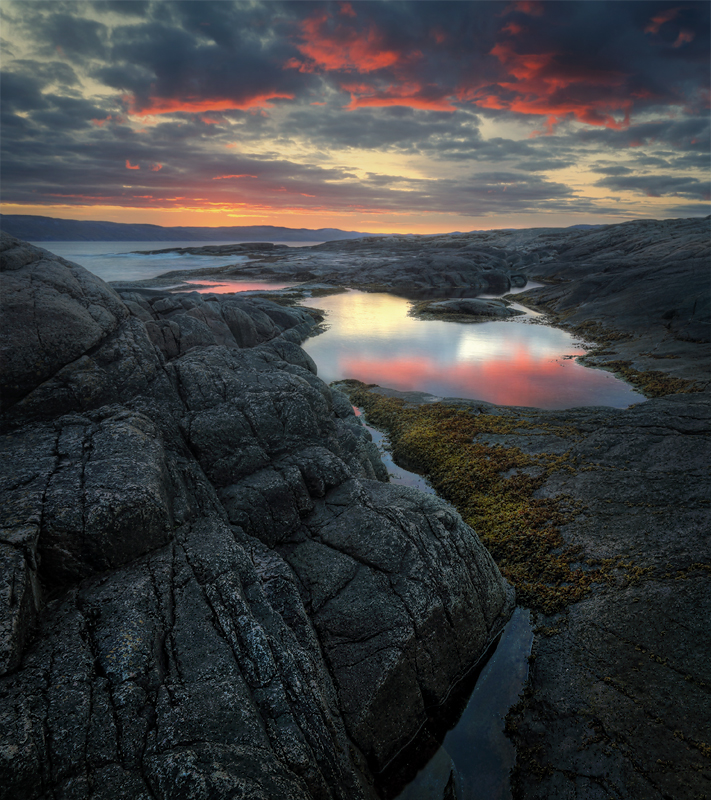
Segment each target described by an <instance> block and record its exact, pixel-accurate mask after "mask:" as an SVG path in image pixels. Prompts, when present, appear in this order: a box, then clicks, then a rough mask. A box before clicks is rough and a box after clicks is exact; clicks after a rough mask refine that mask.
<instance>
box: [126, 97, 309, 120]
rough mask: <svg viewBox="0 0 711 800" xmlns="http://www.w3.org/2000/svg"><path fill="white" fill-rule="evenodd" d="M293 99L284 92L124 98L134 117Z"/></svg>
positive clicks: (210, 109) (243, 106) (221, 109)
mask: <svg viewBox="0 0 711 800" xmlns="http://www.w3.org/2000/svg"><path fill="white" fill-rule="evenodd" d="M278 98H279V99H284V100H293V99H294V95H293V94H287V93H285V92H278V91H275V92H265V93H263V94H258V95H253V96H252V97H247V98H245V99H243V100H234V99H231V98H198V97H185V98H173V97H152V98H150V100H149V101H148V103H147V104H143V103H141V104H139V102H138V101H137V100H136V98H133V97H128V98H126V99H127V101H128V104H129V108H130V113H131V114H132V115H133V116H135V117H148V116H151V115H153V114H175V113H179V112H184V113H188V114H197V113H201V112H204V111H231V110H235V109H239V110H241V111H246V110H247V109H249V108H255V107H258V106H262V107H264V106H266V107H267V108H269V101H270V100H276V99H278ZM203 121H205V120H204V119H203Z"/></svg>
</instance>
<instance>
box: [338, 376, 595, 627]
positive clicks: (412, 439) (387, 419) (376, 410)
mask: <svg viewBox="0 0 711 800" xmlns="http://www.w3.org/2000/svg"><path fill="white" fill-rule="evenodd" d="M339 388H342V389H343V390H344V391H347V392H348V394H349V395H350V399H351V402H352V403H353V404H354V405H357V406H360V407H362V408H363V409H364V410H365V413H366V416H367V419H368V422H369V423H370V424H372V425H375V426H376V427H378V428H381V429H383V430H385V431H387V433H388V435H389V437H390V442H391V446H392V450H393V457H394V459H395V461H396V462H397V463H399V464H400V465H402V466H403V467H405V468H407V469H412V470H414V471H417V472H419V473H421V474H423V475H426V476H427V478H428V479H429V481H430V483H431V484H432V486H433V488H434V489H435V491H436V492H437V493H438V494H439V495H440V496H441V497H444V498H445V499H447V500H449V502H451V503H452V504H453V505H454V506H455V507H456V509H457V510H458V511H459V513H460V514H461V515H462V517H463V519H464V520H465V522H467V523H468V524H469V525H471V527H472V528H474V530H475V531H476V532H477V534H478V535H479V538H480V539H481V541H482V543H483V544H484V545H485V546H486V548H487V549H488V550H489V552H490V553H491V554H492V556H493V557H494V560H495V561H496V563H497V564H498V566H499V569H500V570H501V572H502V574H503V575H504V576H505V577H506V578H507V579H508V580H509V581H510V582H511V583H512V584H513V585H514V586H515V587H516V591H517V593H518V602H519V603H520V604H521V605H523V606H527V607H529V608H533V609H538V610H541V611H544V612H545V613H547V614H551V613H554V612H555V611H558V610H560V609H562V608H563V607H565V606H566V605H568V604H569V603H572V602H576V601H577V600H580V599H581V598H582V597H583V596H584V595H585V594H586V593H587V592H588V591H589V589H590V586H591V585H592V583H593V581H595V580H596V579H597V580H599V579H600V576H599V573H598V571H597V570H594V569H590V568H589V567H588V566H587V565H585V566H583V565H581V564H580V558H581V556H580V553H579V550H578V549H576V548H573V547H569V546H567V545H566V543H565V541H564V540H563V537H562V536H561V534H560V526H561V525H563V524H565V523H566V522H568V521H570V520H571V519H572V518H573V517H574V516H575V514H576V513H577V511H578V509H577V508H576V507H575V506H574V504H573V503H571V502H570V501H568V500H566V498H564V497H558V498H541V497H535V496H534V494H535V492H536V490H537V489H538V488H540V487H541V486H542V485H543V483H544V482H545V480H546V478H547V477H548V476H549V475H550V474H551V472H553V471H555V470H559V469H565V468H572V467H571V465H570V464H568V463H567V458H566V456H564V455H563V456H554V455H550V454H541V455H535V456H533V455H529V454H527V453H524V452H523V451H522V450H521V449H519V448H517V447H503V446H501V445H491V444H486V443H484V442H483V441H477V438H478V437H480V436H481V435H482V434H502V433H511V432H513V431H514V430H516V429H520V428H529V429H530V428H532V427H533V425H532V423H530V422H528V421H527V420H526V419H525V418H524V419H521V418H518V417H516V418H514V417H512V416H507V415H503V414H487V413H477V410H476V409H472V408H466V407H465V408H461V407H456V406H451V405H445V404H442V403H433V404H428V405H424V406H417V407H413V406H410V405H408V404H406V403H405V402H404V401H403V400H401V399H396V398H390V397H384V396H383V395H380V394H377V393H376V392H373V391H370V389H371V388H372V387H369V386H367V385H365V384H362V383H360V382H358V381H346V382H342V383H339ZM536 427H540V426H539V425H537V426H536ZM565 433H566V434H568V435H570V434H571V433H572V431H569V430H566V432H565Z"/></svg>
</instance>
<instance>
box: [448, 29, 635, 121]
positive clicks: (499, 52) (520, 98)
mask: <svg viewBox="0 0 711 800" xmlns="http://www.w3.org/2000/svg"><path fill="white" fill-rule="evenodd" d="M491 55H493V56H496V58H498V60H499V61H500V62H501V64H502V65H503V66H504V67H505V68H506V71H507V72H508V74H509V75H512V76H513V77H514V78H516V80H515V81H499V82H498V86H499V87H500V88H501V89H503V90H504V91H505V93H504V94H496V93H494V92H492V91H491V87H489V88H488V89H487V90H473V89H472V88H471V87H466V88H462V89H460V90H458V92H457V96H458V97H459V99H461V100H470V101H471V102H473V103H475V104H476V105H478V106H481V107H482V108H492V109H498V110H509V111H515V112H518V113H520V114H537V115H544V116H546V117H547V118H548V119H547V121H546V129H545V131H536V132H535V133H534V135H538V134H539V133H547V134H550V133H552V132H553V129H554V127H555V125H557V124H558V123H560V122H561V121H562V120H563V119H565V118H566V117H570V116H572V117H573V118H575V119H577V120H578V121H579V122H585V123H586V124H588V125H600V126H604V127H606V128H613V129H621V128H625V127H627V126H628V125H629V114H630V110H631V108H632V101H631V100H630V99H629V97H628V96H626V95H625V96H624V97H615V96H614V93H613V92H612V91H611V90H612V89H614V88H616V87H620V86H622V85H623V83H624V77H625V76H624V75H622V74H620V73H616V72H612V71H606V70H594V69H590V68H586V67H580V66H576V67H572V66H566V67H563V66H561V65H560V64H559V63H557V54H556V53H552V52H550V53H518V52H516V51H515V50H514V48H513V45H512V44H510V43H508V42H505V43H499V44H497V45H496V46H495V47H494V48H493V49H492V50H491ZM591 88H595V89H599V88H602V89H603V90H604V91H603V92H602V93H599V94H600V97H598V98H590V94H591V91H590V89H591ZM576 90H577V91H576ZM576 95H585V97H586V99H585V100H582V99H578V97H577V96H576ZM620 110H622V111H624V112H625V116H624V119H623V121H621V122H620V121H618V120H616V119H615V118H614V117H613V116H612V113H611V112H612V111H620Z"/></svg>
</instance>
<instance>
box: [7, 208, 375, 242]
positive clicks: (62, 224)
mask: <svg viewBox="0 0 711 800" xmlns="http://www.w3.org/2000/svg"><path fill="white" fill-rule="evenodd" d="M0 229H2V230H3V231H5V233H9V234H10V235H11V236H16V237H17V238H18V239H24V240H25V241H29V242H186V241H194V242H224V241H233V242H250V241H252V242H253V241H255V240H256V241H280V242H333V241H337V240H339V239H359V238H361V237H363V236H373V235H376V234H372V233H364V232H361V231H342V230H339V229H338V228H318V229H315V230H311V229H309V228H282V227H278V226H275V225H232V226H222V227H216V228H208V227H185V226H176V227H172V228H168V227H163V226H162V225H147V224H135V225H134V224H129V223H125V222H102V221H98V220H77V219H57V218H56V217H41V216H37V215H34V214H0Z"/></svg>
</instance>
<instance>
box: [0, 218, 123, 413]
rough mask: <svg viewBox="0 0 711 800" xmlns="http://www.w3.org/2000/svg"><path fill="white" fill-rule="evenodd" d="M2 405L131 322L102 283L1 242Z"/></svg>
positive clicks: (37, 252)
mask: <svg viewBox="0 0 711 800" xmlns="http://www.w3.org/2000/svg"><path fill="white" fill-rule="evenodd" d="M0 275H1V276H2V291H1V292H0V310H1V312H2V318H3V324H2V329H1V331H0V336H1V338H0V359H1V362H2V378H0V389H1V390H2V398H3V405H4V406H7V405H9V404H12V403H13V402H15V401H16V400H17V399H19V398H20V397H22V396H23V395H24V394H26V393H27V392H28V391H29V390H30V389H32V388H34V387H35V386H38V385H39V384H40V383H42V382H43V381H44V380H46V379H47V378H48V377H50V376H51V375H54V373H56V372H57V371H58V370H59V369H60V368H61V367H63V366H64V365H65V364H68V363H69V362H70V361H74V360H75V359H76V358H78V357H79V356H80V355H82V354H83V353H85V352H86V351H87V350H89V349H90V348H92V347H94V346H96V345H97V344H98V343H100V342H101V341H102V340H103V339H105V338H106V336H108V335H109V334H110V333H112V332H113V331H115V330H116V328H117V327H118V326H119V324H120V323H121V322H122V321H123V320H125V319H126V318H127V317H128V310H127V309H126V307H125V305H124V304H123V303H122V302H121V298H120V297H119V296H118V295H117V294H116V292H114V290H113V289H111V288H110V287H108V286H107V285H106V284H105V283H104V281H102V280H101V279H100V278H97V277H96V276H95V275H92V274H91V273H90V272H87V270H85V269H83V268H82V267H79V266H77V265H76V264H72V263H71V262H69V261H65V260H64V259H62V258H59V257H57V256H55V255H53V254H52V253H49V252H47V251H46V250H43V249H42V248H41V247H34V246H32V245H31V244H27V243H26V242H21V241H19V240H18V239H15V238H13V237H12V236H8V235H7V234H5V233H3V234H2V238H0Z"/></svg>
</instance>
